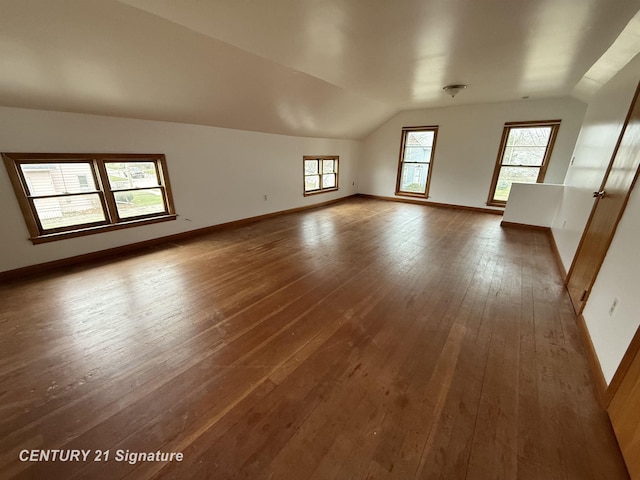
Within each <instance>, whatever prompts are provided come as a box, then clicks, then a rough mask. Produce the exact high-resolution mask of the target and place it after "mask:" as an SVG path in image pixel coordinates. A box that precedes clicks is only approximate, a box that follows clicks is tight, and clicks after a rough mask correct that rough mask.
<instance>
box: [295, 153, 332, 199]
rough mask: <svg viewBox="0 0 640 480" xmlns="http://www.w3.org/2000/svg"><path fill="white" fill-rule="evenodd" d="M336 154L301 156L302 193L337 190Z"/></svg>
mask: <svg viewBox="0 0 640 480" xmlns="http://www.w3.org/2000/svg"><path fill="white" fill-rule="evenodd" d="M338 160H339V157H337V156H331V157H326V156H321V157H312V156H305V157H303V175H304V194H305V196H306V195H313V194H315V193H323V192H331V191H334V190H338Z"/></svg>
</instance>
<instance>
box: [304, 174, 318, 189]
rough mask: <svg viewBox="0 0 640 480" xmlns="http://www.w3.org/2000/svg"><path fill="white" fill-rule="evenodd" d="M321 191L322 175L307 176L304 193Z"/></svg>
mask: <svg viewBox="0 0 640 480" xmlns="http://www.w3.org/2000/svg"><path fill="white" fill-rule="evenodd" d="M318 189H320V175H307V176H306V177H304V191H305V192H308V191H310V190H318Z"/></svg>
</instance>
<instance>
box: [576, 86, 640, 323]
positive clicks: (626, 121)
mask: <svg viewBox="0 0 640 480" xmlns="http://www.w3.org/2000/svg"><path fill="white" fill-rule="evenodd" d="M639 96H640V82H638V85H637V86H636V90H635V93H634V94H633V99H632V100H631V104H630V105H629V109H628V111H627V115H626V117H625V119H624V124H623V125H622V130H620V134H619V135H618V140H617V141H616V146H615V148H614V149H613V153H612V155H611V159H610V160H609V164H608V165H607V169H606V171H605V174H604V176H603V177H602V181H601V182H600V186H599V188H598V191H600V192H601V191H602V190H604V187H605V185H606V184H607V180H608V179H609V174H610V173H611V169H612V167H613V163H614V161H615V159H616V155H617V154H618V150H619V149H620V145H621V143H622V139H623V137H624V134H625V132H626V131H627V126H628V125H629V120H630V119H631V115H632V113H633V110H634V108H635V106H636V103H637V101H638V97H639ZM639 173H640V166H639V167H638V168H637V169H636V172H635V175H634V178H633V181H632V182H631V186H630V187H629V189H628V190H627V193H626V195H625V198H624V200H623V203H622V207H621V209H620V213H619V214H618V218H616V221H615V223H614V226H613V228H612V229H611V232H609V234H608V238H607V241H606V244H607V249H606V251H605V253H604V255H602V257H601V258H599V259H598V260H597V265H596V269H595V272H594V275H593V278H592V279H591V281H590V283H589V285H588V286H587V289H586V291H585V294H584V296H583V298H582V300H581V303H580V304H579V305H576V304H575V303H574V299H573V297H572V296H571V293H570V291H569V281H570V279H571V275H572V274H573V272H574V269H575V266H576V260H577V259H578V257H579V255H580V253H581V252H582V250H583V248H584V243H585V238H586V236H587V232H588V230H589V228H590V227H591V223H592V221H593V217H594V215H595V212H596V209H597V208H598V204H599V203H600V201H602V198H600V197H596V199H595V200H594V201H593V205H592V207H591V212H590V213H589V219H588V220H587V223H586V225H585V227H584V230H583V231H582V236H581V237H580V242H579V243H578V248H577V249H576V253H575V254H574V256H573V260H572V261H571V267H570V268H569V271H568V272H567V275H566V277H565V279H564V286H565V289H566V290H567V292H569V298H570V299H571V305H572V306H573V309H574V311H575V313H576V315H578V316H580V315H581V314H582V312H583V310H584V307H585V305H586V303H587V300H588V299H589V296H590V295H591V290H592V289H593V285H594V284H595V282H596V279H597V278H598V274H599V273H600V269H601V268H602V264H603V263H604V259H605V257H606V255H607V252H608V251H609V247H611V243H612V242H613V237H614V236H615V234H616V230H617V229H618V225H619V223H620V220H621V219H622V216H623V215H624V212H625V210H626V209H627V204H628V203H629V196H630V194H631V191H632V190H633V188H634V187H635V185H636V182H637V180H638V174H639Z"/></svg>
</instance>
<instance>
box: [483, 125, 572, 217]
mask: <svg viewBox="0 0 640 480" xmlns="http://www.w3.org/2000/svg"><path fill="white" fill-rule="evenodd" d="M558 128H560V120H550V121H545V122H512V123H506V124H505V126H504V130H503V132H502V140H501V142H500V152H499V153H498V160H497V162H496V169H495V172H494V174H493V180H492V182H491V190H490V193H489V200H488V201H487V205H494V206H504V205H505V204H506V203H507V200H508V199H509V192H510V191H511V184H513V182H520V183H540V182H542V181H543V180H544V174H545V172H546V171H547V165H548V162H549V158H550V157H551V151H552V150H553V144H554V142H555V139H556V135H557V134H558Z"/></svg>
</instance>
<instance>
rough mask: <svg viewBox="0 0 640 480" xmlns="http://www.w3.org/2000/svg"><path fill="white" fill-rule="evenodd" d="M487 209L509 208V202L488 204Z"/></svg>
mask: <svg viewBox="0 0 640 480" xmlns="http://www.w3.org/2000/svg"><path fill="white" fill-rule="evenodd" d="M486 205H487V207H499V208H505V207H506V206H507V202H487V203H486Z"/></svg>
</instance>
